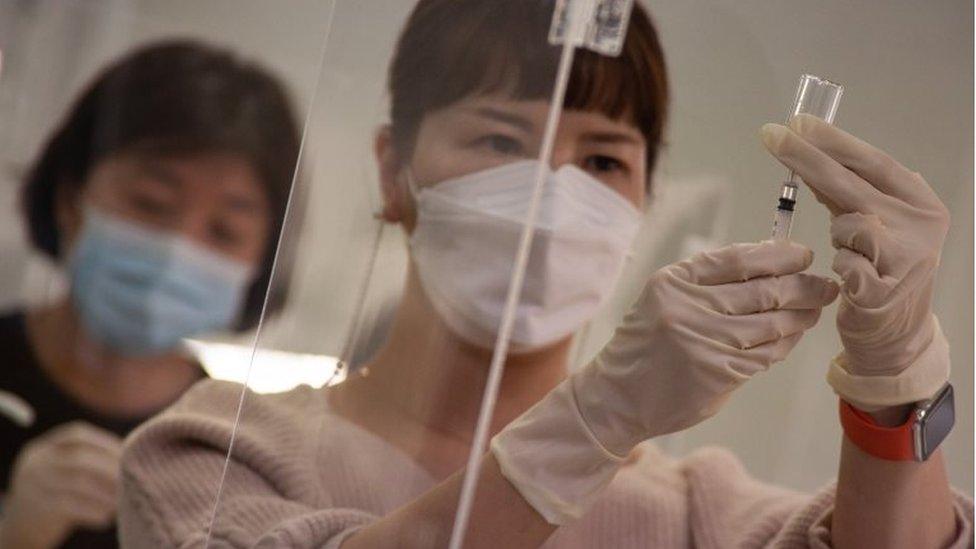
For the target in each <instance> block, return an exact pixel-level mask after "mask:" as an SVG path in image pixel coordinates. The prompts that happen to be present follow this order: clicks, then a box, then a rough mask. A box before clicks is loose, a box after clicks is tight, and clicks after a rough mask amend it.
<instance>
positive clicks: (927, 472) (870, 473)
mask: <svg viewBox="0 0 976 549" xmlns="http://www.w3.org/2000/svg"><path fill="white" fill-rule="evenodd" d="M873 415H874V417H875V420H876V421H878V422H879V423H881V422H883V423H884V424H888V425H895V424H897V423H898V422H899V421H903V420H904V419H905V416H904V411H902V410H887V411H884V412H881V413H875V414H873ZM955 529H956V525H955V515H954V513H953V509H952V495H951V492H950V490H949V481H948V478H947V476H946V470H945V460H944V458H943V456H942V451H941V450H936V451H935V453H933V454H932V455H931V456H930V457H929V459H928V460H926V461H925V462H922V463H918V462H915V461H887V460H883V459H879V458H876V457H874V456H871V455H869V454H867V453H865V452H864V451H863V450H861V449H860V448H858V447H857V446H856V445H855V444H853V443H852V442H851V441H850V440H849V439H848V438H847V437H846V436H845V437H843V441H842V444H841V458H840V470H839V473H838V476H837V495H836V501H835V504H834V513H833V519H832V523H831V537H832V540H833V545H834V547H837V548H839V549H845V548H858V549H862V548H863V549H869V548H873V547H879V548H881V547H883V548H886V549H887V548H898V547H906V548H912V549H924V548H933V549H934V548H943V547H946V546H947V545H948V544H949V543H950V542H951V541H952V539H953V537H954V534H955Z"/></svg>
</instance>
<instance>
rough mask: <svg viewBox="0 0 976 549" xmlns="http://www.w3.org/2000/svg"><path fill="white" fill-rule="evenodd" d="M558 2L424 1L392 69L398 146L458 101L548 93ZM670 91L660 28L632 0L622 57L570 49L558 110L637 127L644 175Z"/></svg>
mask: <svg viewBox="0 0 976 549" xmlns="http://www.w3.org/2000/svg"><path fill="white" fill-rule="evenodd" d="M554 5H555V2H554V0H420V2H419V3H418V4H417V6H416V7H415V8H414V10H413V13H411V15H410V18H409V19H408V20H407V24H406V26H405V28H404V30H403V33H402V34H401V35H400V39H399V42H398V43H397V47H396V52H395V55H394V58H393V63H392V64H391V66H390V73H389V81H388V86H389V93H390V96H391V103H392V105H391V114H390V117H391V126H392V127H391V132H392V137H393V142H394V144H395V146H396V147H397V148H398V149H399V150H400V151H401V152H402V153H408V152H410V151H412V149H413V144H414V139H415V138H416V135H417V131H418V129H419V127H420V123H421V121H422V120H423V117H424V115H426V114H427V113H428V112H431V111H435V110H437V109H440V108H443V107H447V106H448V105H451V104H453V103H455V102H457V101H459V100H461V99H463V98H464V97H468V96H471V95H475V94H482V93H490V92H493V91H498V90H500V89H506V90H507V89H509V87H510V89H511V92H512V95H513V97H515V98H518V99H546V98H548V97H550V96H551V95H552V91H553V86H554V85H555V80H556V71H557V68H558V62H559V55H560V47H559V46H553V45H551V44H549V42H548V38H547V37H548V35H549V25H550V23H551V21H552V13H553V7H554ZM668 96H669V91H668V80H667V71H666V65H665V61H664V54H663V52H662V50H661V45H660V43H659V41H658V37H657V32H656V31H655V29H654V26H653V24H652V23H651V21H650V19H649V18H648V16H647V13H646V12H645V11H644V9H643V8H642V7H641V6H640V4H635V5H634V9H633V12H632V14H631V17H630V26H629V28H628V30H627V36H626V39H625V41H624V45H623V49H622V51H621V53H620V55H619V56H618V57H607V56H603V55H600V54H597V53H595V52H592V51H589V50H579V51H578V52H577V53H576V57H575V61H574V63H573V68H572V72H571V74H570V78H569V85H568V88H567V90H566V98H565V101H564V102H563V107H564V108H565V109H571V110H584V111H596V112H600V113H603V114H605V115H607V116H608V117H609V118H612V119H615V120H626V121H627V122H630V123H632V124H633V125H634V126H635V127H637V129H638V130H640V132H641V134H642V135H643V136H644V139H645V140H646V141H647V174H648V178H650V176H651V173H652V172H653V171H654V167H655V165H656V163H657V153H658V148H659V146H660V145H661V143H662V140H663V134H664V127H665V123H666V119H667V111H668ZM403 156H406V154H404V155H403ZM403 156H401V158H402V157H403Z"/></svg>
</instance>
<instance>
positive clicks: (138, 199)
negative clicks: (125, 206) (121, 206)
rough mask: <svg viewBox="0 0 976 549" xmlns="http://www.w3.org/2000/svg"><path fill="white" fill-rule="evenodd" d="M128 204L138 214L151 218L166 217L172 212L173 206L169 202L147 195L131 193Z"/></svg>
mask: <svg viewBox="0 0 976 549" xmlns="http://www.w3.org/2000/svg"><path fill="white" fill-rule="evenodd" d="M129 202H130V203H131V204H132V206H133V207H135V209H136V210H138V211H139V212H141V213H143V214H147V215H151V216H159V217H163V216H167V215H169V214H171V213H173V210H174V205H173V204H172V203H171V202H170V201H169V200H165V199H162V198H160V197H158V196H153V195H151V194H148V193H131V194H130V195H129Z"/></svg>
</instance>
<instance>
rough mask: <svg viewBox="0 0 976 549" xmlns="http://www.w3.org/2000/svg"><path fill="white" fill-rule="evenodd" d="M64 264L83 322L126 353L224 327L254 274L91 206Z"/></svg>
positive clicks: (171, 345)
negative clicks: (67, 269)
mask: <svg viewBox="0 0 976 549" xmlns="http://www.w3.org/2000/svg"><path fill="white" fill-rule="evenodd" d="M68 267H69V270H70V276H71V295H72V300H73V303H74V306H75V308H76V309H77V311H78V314H79V316H80V318H81V322H82V324H83V326H84V328H85V330H86V331H87V332H88V333H89V335H90V336H91V337H93V338H94V339H95V340H97V341H98V342H100V343H102V344H104V345H105V346H106V347H108V348H110V349H112V350H114V351H116V352H118V353H119V354H122V355H126V356H150V355H159V354H163V353H166V352H168V351H172V350H174V349H175V348H176V347H177V346H178V345H179V344H180V340H182V339H183V338H185V337H190V336H196V335H202V334H205V333H209V332H214V331H219V330H225V329H227V328H229V327H231V325H232V324H233V323H234V321H235V320H236V319H237V318H238V316H239V314H240V309H241V304H242V303H243V300H244V296H245V292H246V290H247V287H248V285H249V283H250V282H251V279H252V277H253V268H252V267H251V266H250V265H248V264H245V263H242V262H239V261H235V260H232V259H230V258H227V257H225V256H223V255H220V254H217V253H214V252H211V251H209V250H206V249H204V248H202V247H201V246H199V245H197V244H195V243H193V242H192V241H190V240H188V239H187V238H185V237H182V236H178V235H176V234H173V233H167V232H160V231H155V230H152V229H149V228H147V227H145V226H142V225H137V224H134V223H131V222H128V221H125V220H122V219H119V218H117V217H115V216H112V215H109V214H107V213H105V212H100V211H98V210H96V209H94V208H91V207H89V208H87V209H86V210H85V217H84V224H83V226H82V229H81V234H80V235H79V237H78V241H77V243H76V245H75V246H74V249H73V250H72V252H71V254H70V256H69V259H68Z"/></svg>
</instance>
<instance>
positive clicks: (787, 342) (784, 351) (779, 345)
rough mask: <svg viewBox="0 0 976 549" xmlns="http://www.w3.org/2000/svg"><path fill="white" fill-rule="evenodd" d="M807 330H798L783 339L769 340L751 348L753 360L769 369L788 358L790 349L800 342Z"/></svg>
mask: <svg viewBox="0 0 976 549" xmlns="http://www.w3.org/2000/svg"><path fill="white" fill-rule="evenodd" d="M804 333H805V332H797V333H795V334H791V335H788V336H785V337H783V338H781V339H777V340H774V341H769V342H766V343H763V344H762V345H757V346H755V347H753V348H751V349H749V353H750V355H751V356H752V360H753V361H755V362H756V363H757V364H761V365H763V366H764V367H765V368H766V369H768V368H769V367H770V366H772V365H773V364H776V363H777V362H782V361H784V360H786V357H787V356H789V354H790V351H792V350H793V348H794V347H796V344H797V343H799V342H800V339H801V338H802V337H803V334H804Z"/></svg>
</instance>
